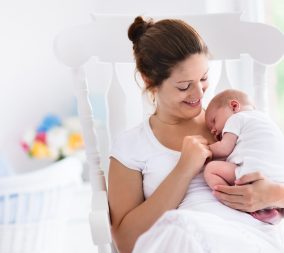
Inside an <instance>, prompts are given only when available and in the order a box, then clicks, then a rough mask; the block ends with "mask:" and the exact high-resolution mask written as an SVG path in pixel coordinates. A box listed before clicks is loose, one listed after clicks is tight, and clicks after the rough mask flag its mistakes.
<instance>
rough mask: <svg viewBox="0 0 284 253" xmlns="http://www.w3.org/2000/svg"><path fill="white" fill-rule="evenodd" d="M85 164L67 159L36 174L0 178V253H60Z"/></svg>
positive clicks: (35, 172)
mask: <svg viewBox="0 0 284 253" xmlns="http://www.w3.org/2000/svg"><path fill="white" fill-rule="evenodd" d="M81 173H82V162H80V160H79V159H77V158H71V157H70V158H66V159H64V160H62V161H59V162H56V163H54V164H52V165H50V166H47V167H45V168H42V169H39V170H37V171H34V172H27V173H23V174H19V175H12V176H8V177H1V178H0V252H1V253H49V252H53V253H61V245H62V238H63V232H64V226H65V224H64V222H65V221H66V219H67V218H68V212H69V205H70V203H71V201H72V199H71V197H72V194H73V192H74V190H76V189H77V187H78V185H79V183H80V182H81Z"/></svg>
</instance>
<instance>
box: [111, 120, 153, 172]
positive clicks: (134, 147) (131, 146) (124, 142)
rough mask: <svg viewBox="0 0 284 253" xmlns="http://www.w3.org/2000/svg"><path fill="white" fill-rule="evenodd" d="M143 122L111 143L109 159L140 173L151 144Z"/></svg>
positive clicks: (122, 133)
mask: <svg viewBox="0 0 284 253" xmlns="http://www.w3.org/2000/svg"><path fill="white" fill-rule="evenodd" d="M145 125H146V124H145V122H142V123H140V124H139V125H137V126H135V127H132V128H130V129H127V130H125V131H123V132H121V133H120V134H119V135H118V136H117V137H116V138H115V139H114V141H113V144H112V147H111V151H110V157H114V158H116V159H117V160H118V161H120V162H121V163H122V164H123V165H125V166H126V167H128V168H130V169H134V170H140V171H142V170H143V168H144V166H145V160H146V158H147V157H148V153H149V152H151V150H152V149H151V142H150V141H149V138H148V134H147V126H145Z"/></svg>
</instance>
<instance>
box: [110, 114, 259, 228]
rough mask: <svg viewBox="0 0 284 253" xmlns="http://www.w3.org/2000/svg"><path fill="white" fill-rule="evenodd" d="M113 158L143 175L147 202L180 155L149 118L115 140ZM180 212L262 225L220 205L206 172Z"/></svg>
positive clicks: (193, 183) (190, 189)
mask: <svg viewBox="0 0 284 253" xmlns="http://www.w3.org/2000/svg"><path fill="white" fill-rule="evenodd" d="M110 156H111V157H114V158H115V159H117V160H118V161H119V162H121V163H122V164H123V165H124V166H126V167H128V168H129V169H132V170H137V171H140V172H141V173H142V175H143V191H144V196H145V198H146V199H147V198H148V197H149V196H150V195H151V194H152V193H153V192H154V191H155V189H156V188H157V187H158V186H159V185H160V183H161V182H162V181H163V180H164V178H165V177H166V176H167V175H168V174H169V173H170V172H171V171H172V170H173V168H174V167H175V165H176V164H177V162H178V159H179V157H180V152H177V151H174V150H171V149H169V148H167V147H165V146H163V145H162V144H161V143H160V142H159V141H158V140H157V139H156V137H155V136H154V134H153V132H152V129H151V127H150V124H149V119H147V120H145V122H143V123H141V124H140V125H138V126H137V127H134V128H132V129H130V130H127V131H125V132H123V133H122V134H121V135H120V136H119V137H118V138H117V139H116V140H115V141H114V145H113V146H112V150H111V153H110ZM189 169H190V168H189ZM176 187H178V185H177V186H176ZM179 209H189V210H196V211H202V212H209V213H210V214H216V215H218V216H220V217H222V218H224V219H228V220H231V219H234V220H235V221H236V220H239V221H242V222H245V223H248V224H253V225H254V226H255V225H256V226H257V225H260V224H261V222H260V221H258V220H256V219H254V218H252V217H251V215H249V214H247V213H243V212H239V211H237V210H234V209H231V208H229V207H227V206H225V205H223V204H221V203H220V202H219V201H218V200H217V199H216V198H215V197H214V196H213V194H212V192H211V189H210V188H209V187H208V185H207V184H206V182H205V180H204V177H203V172H201V173H199V174H198V175H197V176H196V177H195V178H194V179H193V180H192V181H191V183H190V185H189V187H188V190H187V192H186V195H185V197H184V199H183V201H182V202H181V204H180V205H179Z"/></svg>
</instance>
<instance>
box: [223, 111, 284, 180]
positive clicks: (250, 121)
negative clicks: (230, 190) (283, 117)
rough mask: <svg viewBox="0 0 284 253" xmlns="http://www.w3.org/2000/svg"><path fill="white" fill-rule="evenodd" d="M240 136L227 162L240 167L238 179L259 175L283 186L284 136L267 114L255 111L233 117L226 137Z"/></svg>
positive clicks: (228, 124)
mask: <svg viewBox="0 0 284 253" xmlns="http://www.w3.org/2000/svg"><path fill="white" fill-rule="evenodd" d="M225 132H229V133H233V134H235V135H237V136H238V139H237V143H236V146H235V148H234V150H233V152H232V153H231V154H230V155H229V156H228V158H227V161H228V162H231V163H235V164H237V165H238V167H237V169H236V177H237V178H240V177H241V176H242V175H244V174H247V173H250V172H255V171H260V172H261V173H262V174H264V175H265V176H267V177H269V178H271V179H272V180H274V181H276V182H281V183H283V182H284V163H283V155H284V152H283V149H284V136H283V133H282V132H281V130H280V129H279V128H278V126H277V125H276V124H275V123H274V122H273V121H272V120H271V119H270V118H269V117H268V116H267V115H265V114H264V113H262V112H260V111H257V110H252V111H242V112H238V113H236V114H233V115H232V116H231V117H230V118H229V119H228V120H227V122H226V124H225V126H224V129H223V134H224V133H225Z"/></svg>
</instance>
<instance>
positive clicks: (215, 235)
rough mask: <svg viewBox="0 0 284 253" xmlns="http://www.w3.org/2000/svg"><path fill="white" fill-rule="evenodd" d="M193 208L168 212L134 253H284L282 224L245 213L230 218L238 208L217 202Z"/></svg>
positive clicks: (146, 234) (147, 233) (143, 238)
mask: <svg viewBox="0 0 284 253" xmlns="http://www.w3.org/2000/svg"><path fill="white" fill-rule="evenodd" d="M214 206H215V207H214ZM193 209H195V210H188V209H183V210H172V211H168V212H166V213H165V214H164V215H163V216H162V217H161V218H160V219H159V220H158V221H157V222H156V223H155V224H154V225H153V226H152V227H151V228H150V229H149V230H148V231H147V232H146V233H144V234H143V235H141V236H140V238H139V239H138V241H137V242H136V245H135V248H134V250H133V253H145V252H147V253H152V252H163V253H183V252H188V253H205V252H206V253H207V252H210V253H228V252H230V253H243V252H244V253H256V252H257V253H261V252H263V253H280V252H281V253H283V252H284V240H283V239H284V233H283V230H282V229H281V227H282V226H283V225H281V224H279V225H269V224H265V223H263V222H260V221H258V220H255V219H254V218H252V217H251V216H250V215H249V214H244V213H242V214H241V215H239V219H236V220H232V219H231V220H230V219H228V217H229V216H231V217H232V213H231V214H230V210H232V212H238V211H235V210H233V209H230V208H227V207H225V206H223V205H222V204H220V205H218V204H217V205H216V202H215V204H214V203H213V202H212V203H204V204H200V205H198V207H197V206H196V207H195V208H193ZM201 209H203V210H206V211H201ZM218 211H222V212H221V213H222V215H224V217H222V216H220V213H219V215H216V212H218ZM235 217H237V216H235ZM241 217H242V218H241Z"/></svg>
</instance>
